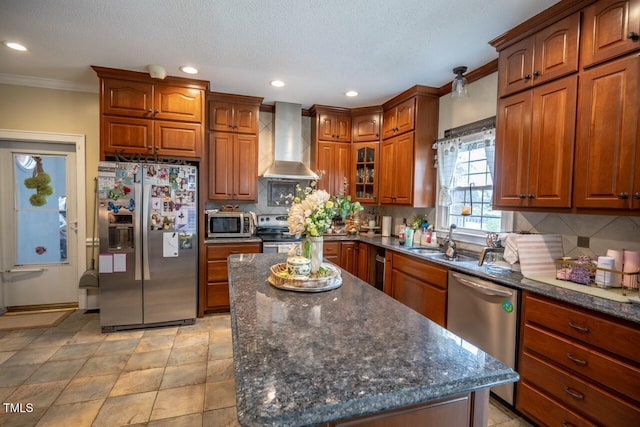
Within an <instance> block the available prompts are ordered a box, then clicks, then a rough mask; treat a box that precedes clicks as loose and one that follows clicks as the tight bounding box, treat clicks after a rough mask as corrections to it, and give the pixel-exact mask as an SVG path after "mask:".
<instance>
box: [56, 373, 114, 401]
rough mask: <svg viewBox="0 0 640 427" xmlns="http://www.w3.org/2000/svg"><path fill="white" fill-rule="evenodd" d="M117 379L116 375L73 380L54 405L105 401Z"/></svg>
mask: <svg viewBox="0 0 640 427" xmlns="http://www.w3.org/2000/svg"><path fill="white" fill-rule="evenodd" d="M117 379H118V374H110V375H97V376H95V377H83V378H74V379H73V380H71V382H70V383H69V384H68V385H67V388H65V389H64V391H63V392H62V394H60V396H59V397H58V399H57V400H56V402H55V404H56V405H66V404H69V403H78V402H87V401H89V400H96V399H105V398H106V397H107V396H109V392H111V389H112V388H113V385H114V384H115V383H116V380H117Z"/></svg>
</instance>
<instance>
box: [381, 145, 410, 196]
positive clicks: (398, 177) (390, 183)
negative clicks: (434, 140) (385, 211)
mask: <svg viewBox="0 0 640 427" xmlns="http://www.w3.org/2000/svg"><path fill="white" fill-rule="evenodd" d="M413 138H414V134H413V133H407V134H405V135H400V136H396V137H395V138H391V139H386V140H384V141H383V142H382V145H381V146H380V157H381V158H382V161H381V167H380V169H381V177H380V203H383V204H397V205H411V204H412V201H413V176H414V173H413V172H414V171H413V157H414V155H413V148H414V140H413Z"/></svg>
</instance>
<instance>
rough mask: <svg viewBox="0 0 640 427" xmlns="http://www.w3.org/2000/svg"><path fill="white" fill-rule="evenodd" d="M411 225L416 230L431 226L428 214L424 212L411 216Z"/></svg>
mask: <svg viewBox="0 0 640 427" xmlns="http://www.w3.org/2000/svg"><path fill="white" fill-rule="evenodd" d="M409 226H410V227H411V228H413V229H414V230H418V229H420V228H427V227H429V221H428V215H427V214H424V215H416V216H414V217H413V218H411V222H410V223H409Z"/></svg>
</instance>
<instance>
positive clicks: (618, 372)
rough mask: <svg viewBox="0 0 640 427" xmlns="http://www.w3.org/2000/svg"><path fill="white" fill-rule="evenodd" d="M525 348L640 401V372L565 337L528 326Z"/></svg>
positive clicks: (525, 332) (525, 330) (526, 327)
mask: <svg viewBox="0 0 640 427" xmlns="http://www.w3.org/2000/svg"><path fill="white" fill-rule="evenodd" d="M524 346H525V347H526V348H527V349H530V350H533V351H535V352H536V353H539V354H541V355H543V356H545V357H548V358H549V359H550V360H552V361H553V362H555V363H557V364H559V365H562V366H564V367H565V368H568V369H570V370H572V371H574V372H576V373H578V374H580V375H582V376H584V377H585V378H590V379H592V380H593V381H597V382H599V383H601V384H604V385H605V386H607V387H609V388H611V389H614V390H617V391H619V392H620V393H622V394H623V395H625V396H629V397H630V398H632V399H635V400H637V401H639V402H640V386H639V384H640V370H639V369H638V368H636V367H634V366H631V365H628V364H626V363H623V362H622V361H620V360H617V359H614V358H612V357H609V356H608V355H605V354H603V353H600V352H597V351H594V350H591V349H589V348H587V347H584V346H582V345H579V344H575V343H573V342H571V341H569V340H567V339H566V338H563V337H560V336H557V335H555V334H553V333H550V332H547V331H544V330H542V329H539V328H537V327H535V326H532V325H525V329H524Z"/></svg>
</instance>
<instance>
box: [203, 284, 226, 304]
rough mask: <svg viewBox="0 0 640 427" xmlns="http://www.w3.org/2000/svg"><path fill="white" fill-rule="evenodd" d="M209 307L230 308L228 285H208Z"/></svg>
mask: <svg viewBox="0 0 640 427" xmlns="http://www.w3.org/2000/svg"><path fill="white" fill-rule="evenodd" d="M207 307H229V284H228V283H226V282H225V283H209V284H208V285H207Z"/></svg>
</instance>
